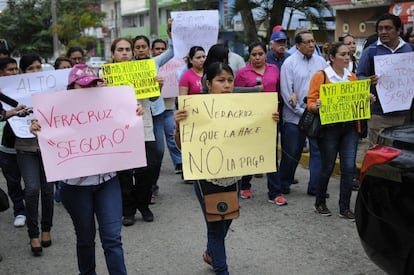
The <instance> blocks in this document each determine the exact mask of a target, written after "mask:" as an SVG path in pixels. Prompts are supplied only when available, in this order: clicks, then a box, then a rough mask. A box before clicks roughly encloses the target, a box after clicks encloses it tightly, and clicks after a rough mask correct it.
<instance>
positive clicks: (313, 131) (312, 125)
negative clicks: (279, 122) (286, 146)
mask: <svg viewBox="0 0 414 275" xmlns="http://www.w3.org/2000/svg"><path fill="white" fill-rule="evenodd" d="M298 127H299V129H300V130H301V131H304V132H305V133H306V135H307V136H308V137H317V136H318V135H319V130H320V128H321V118H320V117H319V114H314V113H312V112H309V111H308V109H306V108H305V111H304V112H303V114H302V116H301V117H300V120H299V124H298Z"/></svg>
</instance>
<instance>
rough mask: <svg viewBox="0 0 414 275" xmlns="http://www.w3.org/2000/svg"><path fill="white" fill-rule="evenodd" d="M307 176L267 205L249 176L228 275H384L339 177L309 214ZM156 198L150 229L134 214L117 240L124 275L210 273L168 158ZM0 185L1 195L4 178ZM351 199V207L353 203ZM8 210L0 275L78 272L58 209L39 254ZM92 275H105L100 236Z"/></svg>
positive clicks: (187, 190) (200, 229) (196, 214)
mask: <svg viewBox="0 0 414 275" xmlns="http://www.w3.org/2000/svg"><path fill="white" fill-rule="evenodd" d="M308 174H309V171H308V170H307V169H304V168H303V167H302V166H299V168H298V170H297V174H296V177H297V178H298V180H299V184H297V185H293V186H292V192H291V194H289V195H287V198H288V200H289V204H288V205H287V206H283V207H279V206H276V205H274V204H269V203H268V202H267V195H266V192H267V187H266V181H265V178H261V179H258V178H254V179H253V182H252V184H253V186H252V192H253V197H252V198H251V199H249V200H241V201H240V204H241V206H242V208H241V215H240V218H239V219H237V220H234V222H233V224H232V226H231V230H230V232H229V234H228V237H227V240H226V246H227V254H228V264H229V267H230V272H231V274H240V275H244V274H246V275H250V274H261V275H262V274H263V275H267V274H269V275H270V274H309V275H311V274H350V275H351V274H352V275H356V274H358V275H363V274H366V275H384V274H385V273H384V272H382V271H381V270H380V269H379V268H378V267H376V266H375V265H374V264H373V263H372V262H371V261H370V260H369V259H368V258H367V256H366V255H365V253H364V251H363V249H362V246H361V244H360V243H359V239H358V235H357V231H356V226H355V223H353V222H348V221H346V220H343V219H341V218H339V217H338V216H337V213H338V192H339V190H338V177H337V176H334V177H332V179H331V182H330V185H329V193H330V194H331V198H330V199H329V200H328V202H327V204H328V207H329V208H330V209H331V211H332V213H333V215H332V216H331V217H322V216H319V215H317V214H316V213H314V212H313V209H312V206H313V203H314V198H313V197H310V196H308V195H306V187H307V186H306V183H307V179H308ZM159 185H160V195H159V197H158V198H157V203H156V204H155V205H154V206H152V207H151V209H152V210H153V212H154V214H155V221H154V222H153V223H145V222H143V221H142V220H141V219H140V217H139V216H137V218H138V219H137V222H136V224H135V225H134V226H131V227H123V231H122V238H123V243H124V250H125V261H126V265H127V268H128V272H129V274H133V275H135V274H137V275H138V274H140V275H141V274H142V275H147V274H148V275H149V274H157V275H164V274H165V275H212V274H214V273H213V272H212V270H211V269H210V268H209V266H207V265H206V264H205V263H204V262H203V261H202V259H201V254H202V252H203V251H204V250H205V245H206V229H205V224H204V221H203V218H202V214H201V210H200V208H199V205H198V202H197V200H196V198H195V195H194V191H193V187H192V186H191V185H187V184H184V183H182V180H181V179H180V177H179V176H177V175H175V174H174V171H173V169H172V165H171V161H170V159H169V157H168V155H167V154H166V157H165V161H164V164H163V170H162V172H161V178H160V181H159ZM0 186H1V188H3V189H6V185H5V181H4V179H3V178H1V181H0ZM355 197H356V192H354V193H353V197H352V202H354V201H355ZM12 222H13V215H12V211H11V210H8V211H6V212H3V213H0V232H1V238H0V253H1V254H2V255H3V261H2V262H0V274H5V275H8V274H18V275H19V274H31V275H37V274H38V275H56V274H64V275H66V274H77V272H78V271H77V264H76V254H75V235H74V230H73V226H72V223H71V220H70V218H69V216H68V214H67V213H66V211H65V209H64V208H63V206H62V205H61V204H58V203H57V204H55V215H54V226H53V229H52V238H53V244H52V246H51V247H49V248H46V249H44V251H43V256H42V257H38V258H35V257H33V256H32V255H31V253H30V248H29V238H28V236H27V231H26V228H18V229H16V228H14V227H13V225H12ZM96 241H97V248H96V255H97V273H98V274H108V273H107V270H106V266H105V260H104V256H103V251H102V249H101V247H100V241H99V237H98V236H97V239H96Z"/></svg>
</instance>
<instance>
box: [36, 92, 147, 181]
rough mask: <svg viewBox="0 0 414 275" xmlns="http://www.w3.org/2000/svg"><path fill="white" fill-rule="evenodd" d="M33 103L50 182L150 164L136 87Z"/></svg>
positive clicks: (39, 98)
mask: <svg viewBox="0 0 414 275" xmlns="http://www.w3.org/2000/svg"><path fill="white" fill-rule="evenodd" d="M32 103H33V111H34V117H35V118H37V119H38V120H39V124H40V125H41V127H42V128H41V131H39V132H38V139H39V146H40V151H41V154H42V159H43V164H44V167H45V172H46V178H47V180H48V181H56V180H63V179H69V178H76V177H83V176H89V175H97V174H101V173H106V172H113V171H120V170H125V169H130V168H136V167H143V166H146V165H147V160H146V156H145V139H144V126H143V120H142V117H140V116H137V115H136V109H137V101H136V99H135V93H134V89H133V88H132V87H129V86H116V87H99V88H88V89H79V90H70V91H62V92H55V93H42V94H35V95H33V98H32Z"/></svg>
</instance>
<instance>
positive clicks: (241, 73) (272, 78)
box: [234, 63, 280, 92]
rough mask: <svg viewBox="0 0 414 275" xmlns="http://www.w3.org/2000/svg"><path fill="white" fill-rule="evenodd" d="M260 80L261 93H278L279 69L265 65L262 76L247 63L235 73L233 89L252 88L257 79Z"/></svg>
mask: <svg viewBox="0 0 414 275" xmlns="http://www.w3.org/2000/svg"><path fill="white" fill-rule="evenodd" d="M258 78H260V80H261V82H262V85H263V92H278V91H279V86H280V84H279V69H278V68H277V67H276V65H273V64H269V63H266V69H265V72H264V74H263V75H261V74H258V73H257V72H256V71H255V70H254V69H253V67H252V65H251V64H250V63H249V64H247V65H246V67H244V68H241V69H240V70H238V71H237V74H236V78H235V79H234V86H235V87H254V86H256V85H257V84H256V81H257V79H258Z"/></svg>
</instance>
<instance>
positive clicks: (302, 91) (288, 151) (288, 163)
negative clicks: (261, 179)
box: [280, 31, 327, 196]
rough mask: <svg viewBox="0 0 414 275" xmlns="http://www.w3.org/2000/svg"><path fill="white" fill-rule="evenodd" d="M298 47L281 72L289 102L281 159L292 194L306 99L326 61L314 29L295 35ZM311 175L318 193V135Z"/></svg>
mask: <svg viewBox="0 0 414 275" xmlns="http://www.w3.org/2000/svg"><path fill="white" fill-rule="evenodd" d="M295 43H296V48H297V49H298V50H297V51H296V52H295V53H293V54H292V55H291V56H290V57H289V58H288V59H286V60H285V62H284V63H283V65H282V69H281V72H280V90H281V94H282V98H283V100H284V102H285V106H284V108H283V112H282V116H283V125H282V127H283V130H282V133H283V134H282V139H281V143H282V159H281V162H280V185H281V193H282V194H289V193H290V185H291V184H292V183H293V180H294V175H295V171H296V168H297V166H298V163H299V160H300V157H301V153H302V149H303V146H304V143H305V139H306V134H305V133H304V132H302V131H301V130H300V129H299V128H298V123H299V119H300V117H301V115H302V113H303V111H304V109H305V107H306V106H305V104H304V103H303V99H304V97H305V96H307V95H308V89H309V82H310V79H311V78H312V76H313V75H314V74H315V73H316V72H317V71H319V70H322V69H324V68H325V67H326V66H327V64H326V61H325V60H324V59H323V58H322V57H320V56H319V55H317V54H315V47H316V44H315V43H316V42H315V39H314V37H313V34H312V32H310V31H303V32H299V33H298V34H296V36H295ZM308 139H309V143H310V161H309V170H310V179H309V184H308V191H307V193H308V194H309V195H313V196H314V195H315V194H316V188H317V184H318V180H319V173H320V169H321V159H320V153H319V148H318V145H317V141H316V138H310V137H308Z"/></svg>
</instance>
